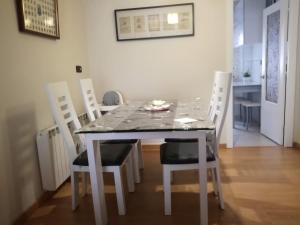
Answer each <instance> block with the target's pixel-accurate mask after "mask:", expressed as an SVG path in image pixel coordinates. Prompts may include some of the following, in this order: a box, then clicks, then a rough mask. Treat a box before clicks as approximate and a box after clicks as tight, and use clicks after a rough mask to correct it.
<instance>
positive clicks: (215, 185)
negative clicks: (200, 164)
mask: <svg viewBox="0 0 300 225" xmlns="http://www.w3.org/2000/svg"><path fill="white" fill-rule="evenodd" d="M209 170H210V172H211V178H212V183H213V188H214V194H215V196H217V195H218V186H217V180H216V179H217V178H216V170H215V168H211V169H209Z"/></svg>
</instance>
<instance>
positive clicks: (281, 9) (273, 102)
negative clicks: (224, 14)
mask: <svg viewBox="0 0 300 225" xmlns="http://www.w3.org/2000/svg"><path fill="white" fill-rule="evenodd" d="M288 2H289V1H287V0H279V1H278V2H277V3H275V4H273V5H271V6H270V7H268V8H266V9H265V10H264V20H263V60H262V68H263V69H262V98H261V133H262V134H264V135H265V136H267V137H269V138H270V139H272V140H273V141H274V142H276V143H277V144H280V145H283V140H284V112H285V85H286V71H287V65H286V63H287V60H286V55H287V54H286V48H287V32H288V4H289V3H288Z"/></svg>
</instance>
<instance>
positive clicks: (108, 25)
mask: <svg viewBox="0 0 300 225" xmlns="http://www.w3.org/2000/svg"><path fill="white" fill-rule="evenodd" d="M184 2H186V1H180V0H176V1H174V0H156V1H147V0H140V1H133V0H114V1H110V0H102V1H100V0H91V1H89V7H88V15H89V19H88V26H87V27H88V42H89V62H90V75H91V77H92V78H93V80H94V84H95V87H96V93H97V97H98V100H99V101H100V100H101V97H102V95H103V93H104V92H105V91H107V90H111V89H116V90H119V91H121V92H122V93H123V94H124V95H125V98H127V99H154V98H160V99H161V98H162V99H187V98H194V97H197V96H201V97H203V99H206V100H208V99H209V96H210V92H211V86H212V79H213V72H214V71H215V70H225V69H226V38H225V36H226V35H225V32H226V26H225V22H224V21H225V19H226V8H225V5H226V1H220V0H197V1H189V2H194V3H195V36H194V37H186V38H171V39H170V38H168V39H156V40H144V41H127V42H117V41H116V34H115V21H114V14H113V11H114V10H115V9H120V8H131V7H143V6H152V5H164V4H175V3H184Z"/></svg>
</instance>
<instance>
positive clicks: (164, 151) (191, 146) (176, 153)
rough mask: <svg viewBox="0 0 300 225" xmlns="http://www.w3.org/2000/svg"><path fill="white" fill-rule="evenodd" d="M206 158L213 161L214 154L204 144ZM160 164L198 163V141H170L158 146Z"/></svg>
mask: <svg viewBox="0 0 300 225" xmlns="http://www.w3.org/2000/svg"><path fill="white" fill-rule="evenodd" d="M206 155H207V157H206V160H207V161H208V162H211V161H215V159H216V158H215V156H214V154H213V152H212V151H211V149H210V148H209V146H206ZM160 162H161V164H169V165H176V164H194V163H198V143H197V142H196V143H191V142H180V143H179V142H170V143H164V144H162V145H161V146H160Z"/></svg>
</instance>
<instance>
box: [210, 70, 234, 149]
mask: <svg viewBox="0 0 300 225" xmlns="http://www.w3.org/2000/svg"><path fill="white" fill-rule="evenodd" d="M215 79H216V92H215V105H214V107H213V108H214V109H213V122H214V123H215V125H216V141H217V144H218V143H219V141H220V138H221V132H222V129H223V126H224V122H225V117H226V113H227V109H228V102H229V96H230V90H231V80H232V74H231V73H225V72H220V71H218V72H216V74H215Z"/></svg>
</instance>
